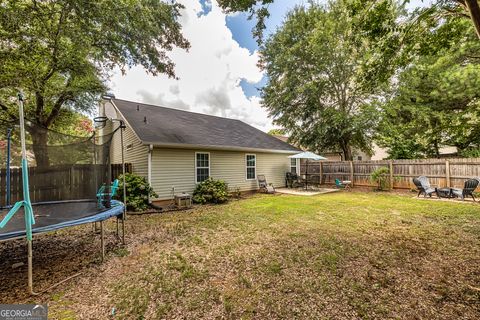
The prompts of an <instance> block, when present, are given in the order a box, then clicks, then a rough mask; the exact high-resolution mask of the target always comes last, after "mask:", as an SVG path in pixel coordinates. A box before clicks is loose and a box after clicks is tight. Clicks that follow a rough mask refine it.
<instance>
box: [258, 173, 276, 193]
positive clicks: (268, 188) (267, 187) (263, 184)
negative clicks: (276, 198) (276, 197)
mask: <svg viewBox="0 0 480 320" xmlns="http://www.w3.org/2000/svg"><path fill="white" fill-rule="evenodd" d="M257 180H258V187H259V189H260V190H261V191H263V192H265V193H275V187H274V186H273V185H272V184H268V183H267V179H266V178H265V175H263V174H259V175H258V176H257Z"/></svg>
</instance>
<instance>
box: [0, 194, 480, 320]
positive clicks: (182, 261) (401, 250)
mask: <svg viewBox="0 0 480 320" xmlns="http://www.w3.org/2000/svg"><path fill="white" fill-rule="evenodd" d="M127 227H128V237H127V241H128V245H127V247H126V248H121V247H116V246H115V245H114V238H113V235H109V238H108V239H109V244H110V245H109V253H108V257H107V261H106V262H104V263H103V264H100V263H98V261H97V260H98V241H99V240H98V237H95V238H93V237H92V234H91V233H92V231H91V226H85V227H81V228H76V229H70V230H66V231H62V232H59V233H57V234H55V235H48V236H42V237H39V240H37V241H36V242H35V246H36V248H43V249H36V250H37V251H36V252H38V253H37V256H36V257H35V263H36V266H37V268H38V269H37V270H36V278H37V284H36V285H37V287H48V285H51V284H52V283H53V282H52V279H54V278H58V279H57V280H60V279H61V278H62V277H66V276H69V275H72V274H74V273H76V272H78V271H81V272H82V274H81V275H80V276H78V277H76V278H74V279H72V280H71V281H69V282H66V283H64V284H62V285H60V286H59V287H57V288H56V289H54V290H53V291H52V292H50V293H49V294H43V295H41V296H39V297H38V299H39V300H40V301H42V302H48V303H49V312H50V315H51V317H52V318H53V319H54V318H58V319H62V318H63V319H70V318H71V319H112V318H115V319H160V318H165V319H199V318H205V319H213V318H232V319H240V318H242V319H250V318H256V319H358V318H363V319H384V318H395V319H478V318H479V316H480V205H476V204H462V203H460V202H458V201H451V202H450V201H435V200H432V201H429V200H425V201H422V200H418V199H413V197H412V195H411V194H408V195H394V194H388V193H373V192H367V193H362V192H338V193H333V194H325V195H319V196H314V197H302V196H286V195H276V196H268V195H257V196H254V197H253V198H249V199H246V200H241V201H232V202H230V203H229V204H226V205H219V206H206V207H201V208H198V209H194V210H190V211H184V212H175V213H168V214H157V215H143V216H132V217H129V220H128V224H127ZM113 229H114V224H113V223H111V224H110V230H113ZM20 244H21V243H20ZM58 247H60V248H58ZM69 248H70V249H71V250H69ZM15 252H16V254H24V249H23V245H22V246H19V245H16V246H14V245H12V244H8V245H3V247H2V248H1V251H0V257H1V258H2V260H3V261H4V262H3V264H5V263H8V262H5V261H6V260H5V259H7V260H8V259H9V257H11V256H12V255H14V253H15ZM52 257H53V258H52ZM42 264H43V266H42ZM4 268H6V266H5V265H3V266H2V270H4ZM15 270H16V271H14V272H13V273H8V272H7V274H5V273H4V274H3V275H2V276H1V278H0V281H1V282H0V291H1V295H0V298H1V300H2V301H3V302H10V303H11V302H20V301H22V302H28V301H33V300H32V299H31V298H28V297H27V296H26V295H24V293H23V290H24V289H25V288H24V282H23V281H24V272H25V270H24V269H22V268H19V270H17V269H15ZM18 279H20V280H18ZM12 283H14V284H15V285H16V286H17V287H18V286H22V287H20V288H16V291H13V290H11V286H12ZM38 289H41V288H38ZM39 300H35V301H39Z"/></svg>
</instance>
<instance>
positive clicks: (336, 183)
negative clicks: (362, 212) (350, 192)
mask: <svg viewBox="0 0 480 320" xmlns="http://www.w3.org/2000/svg"><path fill="white" fill-rule="evenodd" d="M335 187H337V188H338V189H345V187H346V186H345V185H344V184H343V183H342V181H341V180H340V179H335Z"/></svg>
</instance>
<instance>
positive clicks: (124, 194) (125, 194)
mask: <svg viewBox="0 0 480 320" xmlns="http://www.w3.org/2000/svg"><path fill="white" fill-rule="evenodd" d="M124 129H125V124H124V123H123V121H121V122H120V144H121V149H122V180H123V181H122V183H123V205H124V207H123V215H122V244H125V220H126V219H127V185H126V183H125V150H124V145H123V130H124Z"/></svg>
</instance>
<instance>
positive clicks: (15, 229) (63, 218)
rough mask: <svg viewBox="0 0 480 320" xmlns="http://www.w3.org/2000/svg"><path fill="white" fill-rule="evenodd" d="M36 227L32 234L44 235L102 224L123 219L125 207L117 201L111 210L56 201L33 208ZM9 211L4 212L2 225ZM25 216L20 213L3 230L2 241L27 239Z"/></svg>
mask: <svg viewBox="0 0 480 320" xmlns="http://www.w3.org/2000/svg"><path fill="white" fill-rule="evenodd" d="M32 208H33V212H34V217H35V224H34V225H33V226H32V234H33V235H36V234H40V233H45V232H50V231H55V230H59V229H63V228H68V227H73V226H78V225H81V224H85V223H89V222H100V221H104V220H107V219H109V218H112V217H121V216H122V214H123V203H121V202H119V201H116V200H113V201H112V203H111V207H110V208H108V209H107V208H99V207H98V203H97V201H95V200H71V201H52V202H43V203H33V204H32ZM7 211H8V210H4V211H0V221H1V220H2V219H3V218H4V216H5V215H6V214H7ZM26 235H27V233H26V230H25V213H24V211H23V208H21V209H19V210H18V212H17V214H15V215H14V216H13V217H12V219H11V220H10V221H9V222H8V223H7V224H6V225H5V227H4V228H0V241H6V240H13V239H19V238H24V237H26Z"/></svg>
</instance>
